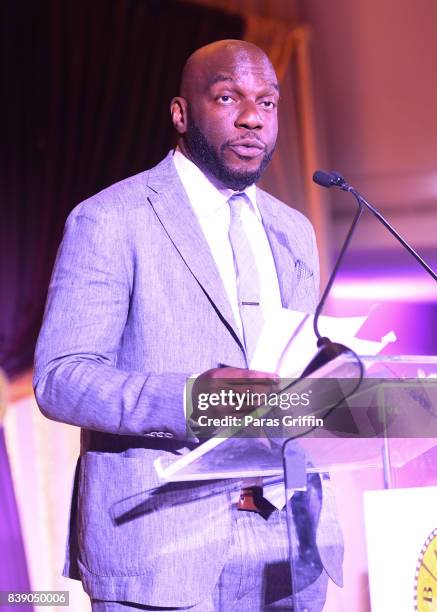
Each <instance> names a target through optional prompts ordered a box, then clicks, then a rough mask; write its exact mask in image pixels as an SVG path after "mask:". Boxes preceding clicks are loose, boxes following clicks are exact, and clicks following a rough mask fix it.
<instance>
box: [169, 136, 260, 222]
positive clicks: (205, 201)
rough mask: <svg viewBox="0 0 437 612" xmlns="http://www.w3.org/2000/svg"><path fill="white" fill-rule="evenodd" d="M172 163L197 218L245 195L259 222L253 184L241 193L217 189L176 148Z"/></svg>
mask: <svg viewBox="0 0 437 612" xmlns="http://www.w3.org/2000/svg"><path fill="white" fill-rule="evenodd" d="M173 161H174V165H175V166H176V171H177V173H178V175H179V178H180V179H181V181H182V184H183V186H184V189H185V191H186V192H187V195H188V199H189V200H190V202H191V205H192V206H193V208H194V211H195V212H196V215H197V216H198V217H199V218H202V217H207V216H209V215H211V214H213V213H215V212H216V211H218V210H219V209H220V208H221V207H222V206H225V204H226V203H227V201H228V200H229V198H230V197H231V196H233V195H235V194H236V193H245V194H246V195H247V197H248V198H249V200H250V203H251V204H252V207H253V210H254V212H255V214H256V216H257V217H258V220H259V221H261V214H260V212H259V209H258V206H257V204H256V187H255V184H252V185H249V187H246V189H244V190H243V192H236V191H233V190H232V189H218V188H217V187H216V186H215V185H214V184H213V183H212V182H211V181H210V180H209V179H208V178H207V176H206V175H205V174H204V173H203V172H202V170H201V169H200V168H199V167H198V166H196V164H195V163H194V162H192V161H191V160H190V159H188V157H186V156H185V155H184V154H183V153H182V152H181V151H180V149H179V148H178V147H176V149H175V151H174V153H173Z"/></svg>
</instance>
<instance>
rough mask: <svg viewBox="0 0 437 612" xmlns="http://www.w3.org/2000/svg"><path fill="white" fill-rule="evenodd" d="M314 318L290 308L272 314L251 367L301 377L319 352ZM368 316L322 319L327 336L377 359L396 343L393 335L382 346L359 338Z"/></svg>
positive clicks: (324, 317) (321, 322) (320, 322)
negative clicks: (383, 351)
mask: <svg viewBox="0 0 437 612" xmlns="http://www.w3.org/2000/svg"><path fill="white" fill-rule="evenodd" d="M313 320H314V315H308V314H305V313H303V312H297V311H295V310H288V309H287V308H280V309H278V310H277V311H275V312H274V313H271V315H270V316H269V318H268V319H267V320H266V321H265V323H264V327H263V330H262V332H261V335H260V339H259V341H258V344H257V347H256V351H255V354H254V356H253V358H252V361H251V363H250V368H251V369H252V370H258V371H260V372H272V373H273V372H276V373H277V374H279V375H280V376H282V377H284V378H285V377H292V378H296V377H298V376H299V375H300V374H301V373H302V371H303V370H304V369H305V367H306V366H307V365H308V363H309V362H310V361H311V359H312V358H313V357H314V355H315V354H316V352H317V344H316V342H317V339H316V336H315V334H314V329H313ZM366 320H367V316H360V317H328V316H325V315H323V316H321V317H320V318H319V329H320V330H321V332H322V334H323V336H328V337H329V338H330V339H331V340H332V341H333V342H339V343H340V344H344V345H346V346H347V347H349V348H351V349H352V350H353V351H355V352H356V353H358V354H359V355H377V354H378V353H380V352H381V351H382V350H383V348H385V346H387V344H388V343H389V342H393V341H394V340H396V335H395V334H394V332H389V333H387V334H385V335H384V337H383V338H381V341H380V342H376V341H374V340H363V339H362V338H357V337H356V334H357V333H358V331H359V330H360V329H361V327H362V326H363V325H364V323H365V322H366Z"/></svg>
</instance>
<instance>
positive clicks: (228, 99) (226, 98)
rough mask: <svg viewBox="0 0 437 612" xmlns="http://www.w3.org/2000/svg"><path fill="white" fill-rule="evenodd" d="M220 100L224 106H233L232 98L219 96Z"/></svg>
mask: <svg viewBox="0 0 437 612" xmlns="http://www.w3.org/2000/svg"><path fill="white" fill-rule="evenodd" d="M218 100H219V102H222V103H223V104H231V102H232V98H231V96H227V95H226V94H224V95H223V96H219V97H218Z"/></svg>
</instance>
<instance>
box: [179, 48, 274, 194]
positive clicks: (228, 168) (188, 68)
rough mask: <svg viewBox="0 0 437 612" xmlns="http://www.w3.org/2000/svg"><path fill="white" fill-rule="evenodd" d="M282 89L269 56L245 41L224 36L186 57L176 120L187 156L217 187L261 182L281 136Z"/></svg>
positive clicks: (180, 140)
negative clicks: (278, 134)
mask: <svg viewBox="0 0 437 612" xmlns="http://www.w3.org/2000/svg"><path fill="white" fill-rule="evenodd" d="M278 98H279V87H278V81H277V78H276V74H275V71H274V69H273V66H272V64H271V62H270V60H269V58H268V57H267V55H266V54H265V53H264V51H262V50H261V49H260V48H259V47H257V46H256V45H253V44H252V43H249V42H245V41H242V40H220V41H217V42H214V43H211V44H210V45H206V46H205V47H202V48H200V49H198V50H197V51H195V52H194V53H193V54H192V55H191V56H190V57H189V58H188V60H187V62H186V64H185V66H184V69H183V72H182V78H181V87H180V95H179V96H178V97H176V98H174V99H173V100H172V103H171V112H172V119H173V124H174V126H175V128H176V130H177V131H178V133H179V146H180V149H181V150H182V152H183V153H184V155H186V156H187V157H188V158H189V159H191V160H192V161H193V162H194V163H195V164H196V165H197V166H199V167H200V168H201V170H202V171H203V172H204V173H205V174H207V175H208V177H209V178H211V179H212V180H214V181H218V183H219V186H225V187H230V188H231V189H236V190H238V189H244V188H245V187H246V186H248V185H250V184H251V183H253V182H255V181H256V180H258V178H259V177H260V176H261V173H262V171H263V170H264V168H265V166H266V165H267V163H268V162H269V160H270V157H271V155H272V153H273V150H274V147H275V142H276V136H277V112H276V107H277V102H278Z"/></svg>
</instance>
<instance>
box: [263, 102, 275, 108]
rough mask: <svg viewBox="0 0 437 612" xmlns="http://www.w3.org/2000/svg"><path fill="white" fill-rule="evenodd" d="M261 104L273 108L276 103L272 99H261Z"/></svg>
mask: <svg viewBox="0 0 437 612" xmlns="http://www.w3.org/2000/svg"><path fill="white" fill-rule="evenodd" d="M262 105H263V106H264V108H269V109H270V108H275V106H276V104H275V103H274V102H273V100H263V101H262Z"/></svg>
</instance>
